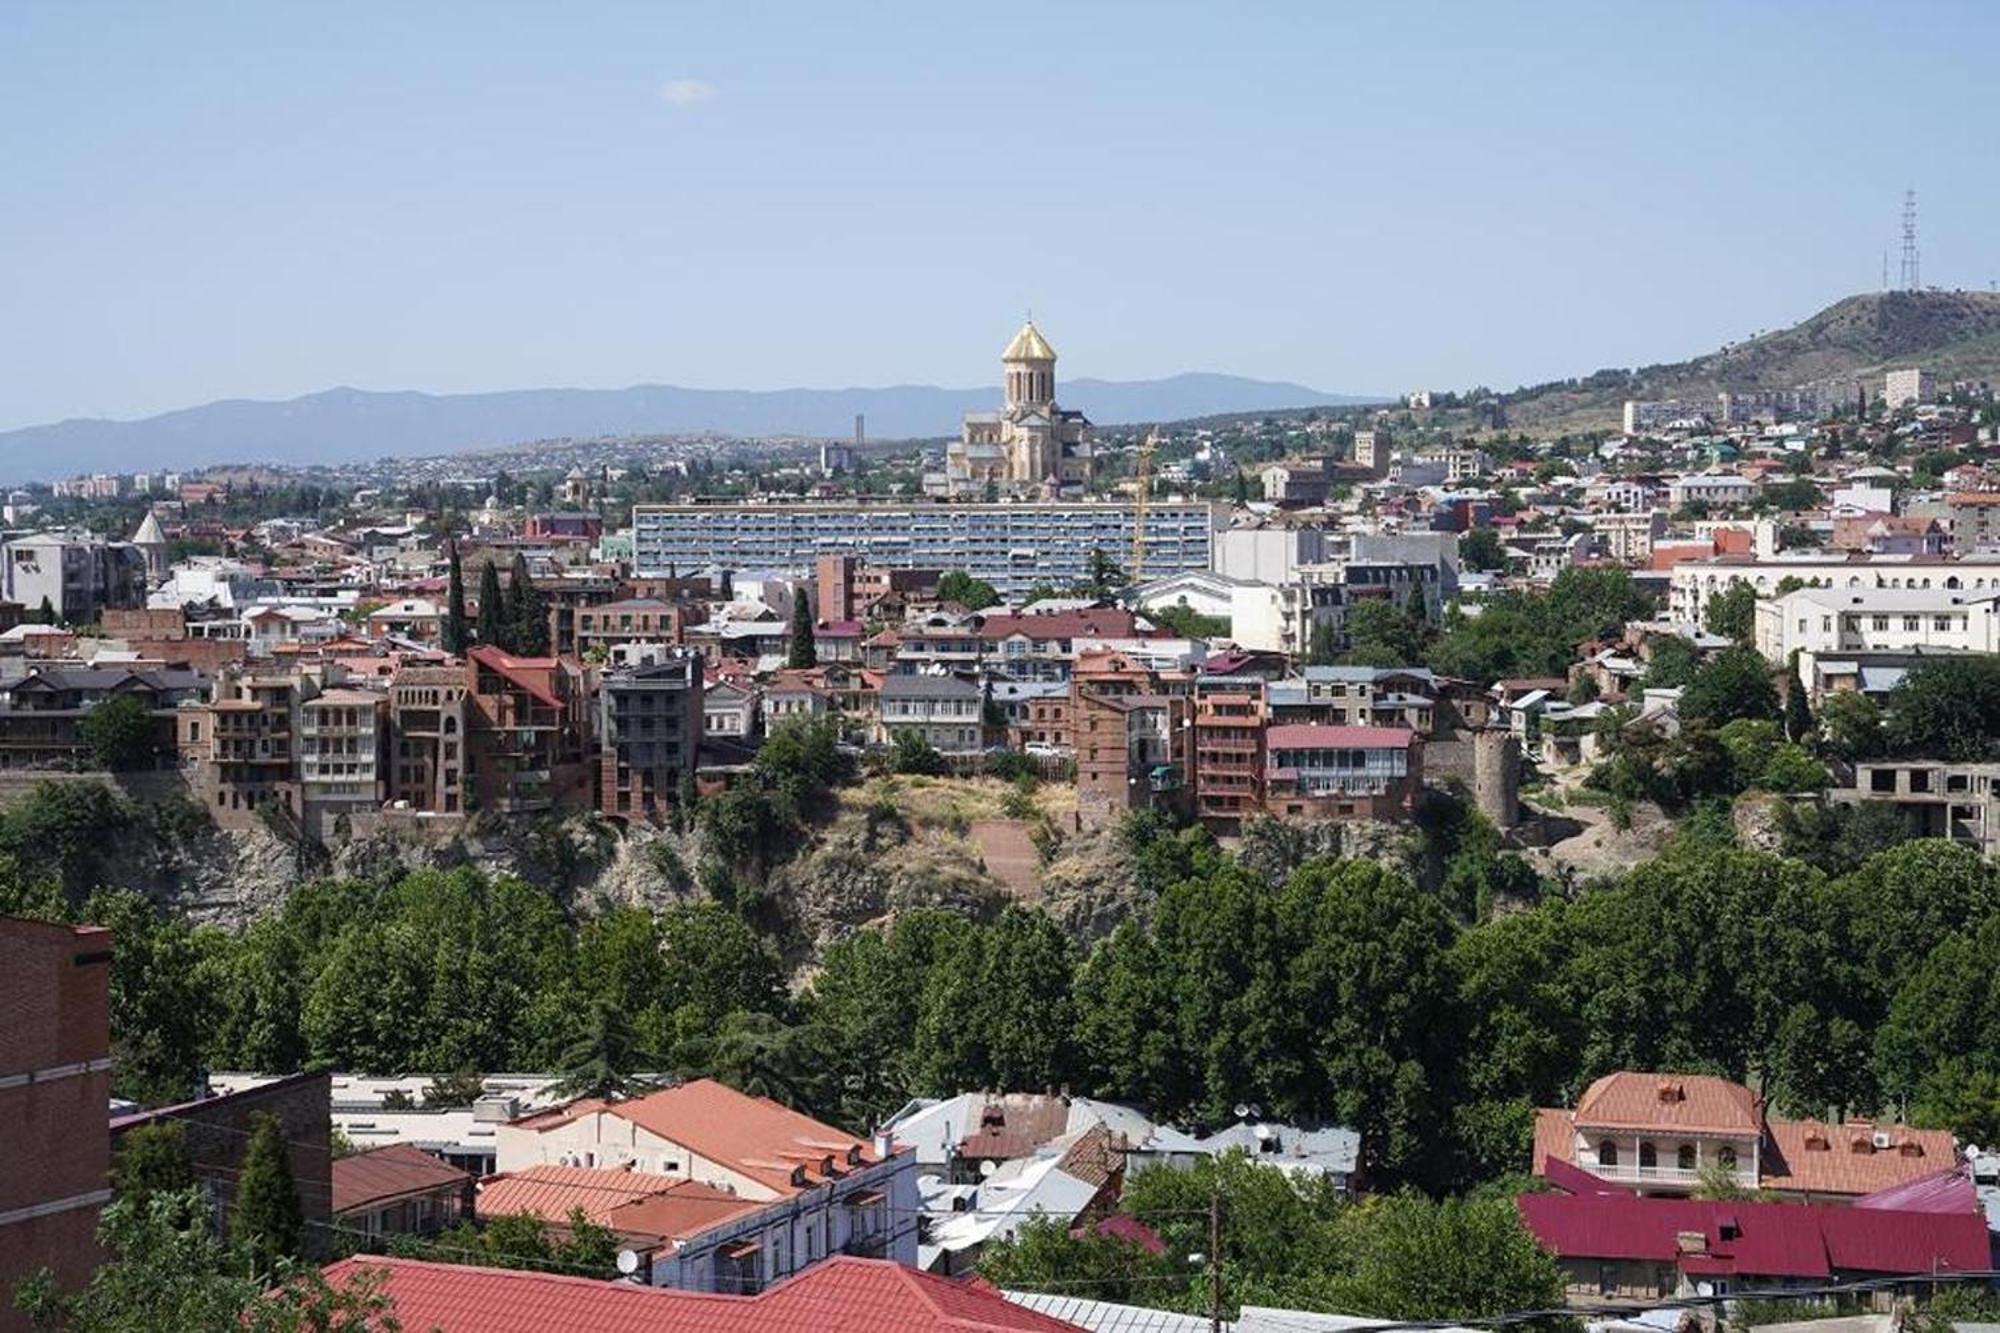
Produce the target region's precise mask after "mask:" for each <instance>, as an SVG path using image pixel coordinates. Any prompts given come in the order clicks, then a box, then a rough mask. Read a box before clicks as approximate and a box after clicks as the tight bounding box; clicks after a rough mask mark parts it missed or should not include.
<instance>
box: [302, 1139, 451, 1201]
mask: <svg viewBox="0 0 2000 1333" xmlns="http://www.w3.org/2000/svg"><path fill="white" fill-rule="evenodd" d="M470 1179H471V1177H470V1176H468V1175H467V1174H466V1173H465V1172H463V1171H461V1170H460V1169H459V1168H457V1167H455V1166H453V1165H452V1164H451V1163H449V1162H441V1161H439V1160H438V1159H437V1158H435V1157H433V1156H431V1155H430V1154H429V1153H427V1152H425V1151H424V1150H423V1149H421V1148H416V1147H412V1146H411V1145H409V1144H407V1143H392V1144H390V1145H389V1146H387V1147H385V1148H376V1149H373V1150H371V1151H369V1152H361V1153H354V1154H353V1155H351V1156H348V1157H336V1158H334V1159H333V1211H334V1212H336V1213H345V1212H348V1211H350V1210H351V1209H355V1208H362V1207H366V1206H367V1205H369V1204H375V1203H385V1202H387V1201H388V1200H391V1199H400V1198H403V1197H404V1196H406V1195H411V1194H429V1193H432V1192H434V1191H441V1190H445V1189H463V1188H464V1187H465V1184H466V1182H467V1181H468V1180H470Z"/></svg>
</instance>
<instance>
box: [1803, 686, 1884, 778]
mask: <svg viewBox="0 0 2000 1333" xmlns="http://www.w3.org/2000/svg"><path fill="white" fill-rule="evenodd" d="M1819 721H1820V727H1821V729H1822V730H1823V731H1824V732H1825V734H1826V748H1827V751H1828V752H1829V753H1831V754H1832V755H1833V756H1834V757H1835V758H1838V759H1845V760H1848V761H1850V762H1851V761H1853V760H1856V759H1873V758H1875V757H1876V756H1878V755H1880V754H1881V753H1882V751H1883V748H1884V746H1885V745H1886V744H1887V736H1886V733H1885V731H1884V729H1883V717H1882V706H1881V705H1880V704H1878V703H1876V702H1875V700H1874V699H1873V698H1872V697H1870V696H1869V695H1866V694H1863V693H1862V692H1861V691H1859V690H1841V691H1838V692H1837V693H1833V694H1829V695H1827V696H1826V698H1825V699H1823V700H1822V701H1821V702H1820V715H1819Z"/></svg>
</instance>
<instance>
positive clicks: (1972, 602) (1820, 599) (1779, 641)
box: [1756, 588, 2000, 680]
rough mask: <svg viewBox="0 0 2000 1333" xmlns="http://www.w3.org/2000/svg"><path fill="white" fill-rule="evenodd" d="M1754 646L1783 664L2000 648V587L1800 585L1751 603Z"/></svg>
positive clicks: (1807, 676) (1807, 666) (1808, 665)
mask: <svg viewBox="0 0 2000 1333" xmlns="http://www.w3.org/2000/svg"><path fill="white" fill-rule="evenodd" d="M1756 643H1757V650H1758V651H1759V652H1761V653H1763V654H1764V657H1765V659H1766V660H1767V661H1769V662H1771V663H1773V664H1774V665H1783V664H1784V663H1786V662H1788V661H1790V660H1791V655H1792V654H1793V653H1794V652H1797V653H1799V654H1801V655H1802V658H1804V659H1806V660H1804V661H1802V662H1801V669H1802V671H1804V672H1805V673H1806V674H1805V679H1807V680H1810V679H1811V678H1812V677H1811V674H1810V668H1811V665H1812V661H1813V660H1816V659H1818V658H1821V657H1825V656H1828V655H1839V654H1847V653H1920V652H1921V653H1991V652H2000V590H1995V591H1989V592H1983V593H1981V592H1963V591H1959V592H1954V591H1952V590H1950V589H1948V588H1859V589H1849V588H1800V589H1797V590H1796V591H1793V592H1789V593H1786V594H1785V595H1784V596H1783V597H1776V598H1768V599H1765V600H1761V601H1759V602H1758V603H1757V618H1756Z"/></svg>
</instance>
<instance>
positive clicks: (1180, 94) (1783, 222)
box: [0, 0, 2000, 429]
mask: <svg viewBox="0 0 2000 1333" xmlns="http://www.w3.org/2000/svg"><path fill="white" fill-rule="evenodd" d="M1997 43H2000V5H1995V4H1992V3H1990V2H1986V0H1977V2H1971V3H1963V4H1956V3H1918V4H1908V5H1905V4H1894V3H1887V2H1886V0H1885V2H1884V3H1881V4H1876V5H1859V4H1844V3H1839V2H1838V0H1824V2H1822V3H1810V4H1808V3H1784V2H1783V0H1760V2H1759V3H1756V4H1750V5H1744V4H1714V5H1709V4H1701V3H1694V2H1693V0H1689V2H1687V3H1680V2H1678V0H1677V2H1676V3H1671V4H1666V3H1659V4H1652V5H1640V4H1637V3H1616V4H1603V3H1590V4H1577V5H1565V4H1556V3H1548V4H1528V3H1519V2H1508V3H1498V4H1495V3H1490V0H1479V2H1478V3H1466V4H1442V3H1437V4H1432V3H1395V4H1370V3H1361V2H1359V0H1354V2H1351V3H1334V2H1333V0H1322V2H1320V3H1300V4H1284V3H1268V4H1259V3H1252V2H1248V0H1233V2H1232V3H1206V4H1179V3H1174V0H1149V2H1147V3H1132V4H1123V3H1108V2H1106V3H1094V2H1092V0H1069V2H1068V3H1056V4H1048V5H1042V4H1036V3H1028V2H1025V0H1023V2H1020V3H1010V4H1004V5H1002V4H990V3H988V4H961V3H942V4H941V3H937V2H936V0H929V2H928V3H912V4H897V3H886V2H885V3H862V4H830V3H817V4H791V3H784V2H783V0H755V2H754V3H736V4H720V3H717V4H708V5H699V6H696V5H681V4H676V3H670V2H668V0H653V2H650V3H635V4H629V5H628V4H597V3H589V2H588V0H575V2H573V3H567V4H562V5H550V4H532V5H511V4H508V3H505V2H504V0H480V3H452V2H451V0H426V3H422V4H407V3H394V4H387V3H385V4H371V3H365V2H357V3H341V4H328V3H324V0H318V2H316V3H309V4H308V3H298V4H293V3H284V2H283V0H265V2H263V3H242V4H230V3H221V2H219V0H218V2H215V3H204V4H177V5H161V4H156V3H143V4H130V5H126V4H118V3H111V2H110V0H52V2H50V3H42V2H41V0H5V3H4V4H0V429H6V428H11V427H15V426H22V425H29V424H35V423H40V422H43V421H50V420H56V419H60V418H66V417H73V416H112V417H133V416H142V415H146V414H150V413H153V412H159V411H163V410H167V409H171V408H175V407H182V406H189V405H193V404H197V403H202V402H206V401H209V400H212V399H216V398H224V397H250V398H285V397H291V396H295V395H299V394H304V393H310V392H313V391H316V390H320V389H324V388H328V387H332V386H335V385H343V384H344V385H353V386H357V387H361V388H368V389H422V390H428V391H434V392H461V391H474V390H488V389H509V388H534V387H545V386H553V385H568V386H586V387H619V386H623V385H627V384H634V383H671V384H681V385H688V386H696V387H708V388H780V387H792V386H811V387H843V386H853V385H886V384H905V383H935V384H945V385H951V386H967V385H977V384H983V383H987V382H990V381H996V380H997V376H998V365H997V360H998V356H999V352H1000V349H1001V348H1002V347H1003V346H1004V345H1005V343H1006V342H1007V340H1008V338H1009V337H1010V336H1011V334H1012V333H1013V331H1014V329H1015V327H1016V326H1017V325H1018V324H1019V322H1020V320H1021V318H1022V316H1023V314H1024V312H1026V311H1027V310H1029V309H1032V310H1033V312H1034V315H1035V318H1036V321H1037V323H1038V324H1039V325H1040V326H1041V327H1042V328H1043V329H1044V331H1045V332H1046V333H1047V334H1048V336H1049V338H1050V340H1051V341H1052V342H1053V343H1054V344H1055V346H1056V348H1057V350H1058V351H1059V352H1060V353H1061V354H1062V363H1061V373H1062V374H1063V375H1065V376H1077V375H1089V376H1096V377H1100V378H1108V379H1141V378H1150V377H1154V376H1161V375H1167V374H1172V373H1175V372H1179V371H1187V370H1203V371H1223V372H1230V373H1235V374H1243V375H1251V376H1256V377H1260V378H1268V379H1287V380H1294V381H1297V382H1300V383H1304V384H1308V385H1311V386H1313V387H1315V388H1319V389H1323V390H1327V391H1332V392H1352V393H1397V392H1402V391H1406V390H1409V389H1413V388H1419V387H1431V388H1440V389H1443V388H1465V387H1470V386H1472V385H1475V384H1485V385H1490V386H1493V387H1496V388H1509V387H1513V386H1515V385H1518V384H1522V383H1533V382H1537V381H1540V380H1545V379H1551V378H1559V377H1563V376H1568V375H1580V374H1587V373H1589V372H1590V371H1592V370H1595V369H1599V368H1601V367H1605V366H1619V365H1632V364H1643V363H1648V362H1655V361H1664V360H1678V359H1681V358H1683V357H1686V356H1691V355H1696V354H1699V353H1701V352H1704V351H1708V350H1712V349H1713V348H1715V347H1718V346H1720V345H1721V344H1723V343H1724V342H1729V341H1734V340H1737V339H1740V338H1742V337H1744V336H1747V335H1749V334H1752V333H1754V332H1757V331H1760V330H1763V329H1769V328H1775V327H1781V326H1783V325H1785V324H1788V323H1791V322H1793V321H1795V320H1797V319H1799V318H1802V317H1804V316H1806V315H1808V314H1810V313H1811V312H1813V311H1814V310H1816V309H1818V308H1820V307H1822V306H1824V305H1826V304H1829V303H1831V302H1832V301H1834V300H1836V299H1838V298H1840V297H1841V296H1844V295H1848V294H1851V293H1853V292H1856V291H1866V290H1874V289H1875V288H1876V287H1878V286H1879V285H1880V278H1881V264H1882V255H1883V251H1884V249H1885V248H1887V247H1892V246H1894V245H1896V244H1897V242H1898V235H1899V226H1900V211H1901V206H1902V197H1903V191H1904V190H1905V189H1906V188H1915V189H1916V190H1917V191H1918V200H1919V208H1920V211H1921V212H1920V228H1921V240H1922V249H1923V275H1924V278H1925V281H1926V282H1927V283H1928V284H1933V285H1939V286H1962V287H1979V288H1985V287H1987V286H1988V285H1989V284H1990V283H1992V282H1993V281H1995V280H1996V279H2000V253H1996V245H1995V241H1996V237H2000V227H1996V226H1995V225H1994V222H1993V220H1994V219H1995V218H1996V217H2000V172H1995V171H1994V170H1993V166H1994V161H1995V159H1994V147H1993V142H1992V139H1991V128H1992V118H1991V117H1990V116H1987V115H1982V114H1981V113H1980V112H1979V110H1978V108H1979V107H1981V106H1983V105H1985V103H1986V100H1988V99H1987V92H1986V90H1988V89H1990V87H1991V83H1992V67H1991V53H1992V51H1993V50H1994V49H1995V48H1996V44H1997ZM1895 260H1896V256H1895V255H1894V254H1893V253H1892V254H1891V255H1890V263H1891V268H1892V276H1893V270H1894V266H1895Z"/></svg>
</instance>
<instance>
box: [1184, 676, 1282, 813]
mask: <svg viewBox="0 0 2000 1333" xmlns="http://www.w3.org/2000/svg"><path fill="white" fill-rule="evenodd" d="M1264 724H1265V702H1264V681H1263V680H1262V679H1261V678H1259V677H1256V676H1202V677H1199V678H1197V679H1196V681H1195V683H1194V749H1195V758H1194V773H1195V816H1196V818H1198V819H1200V820H1201V821H1202V822H1203V823H1204V824H1206V825H1208V826H1209V828H1210V830H1211V831H1213V832H1216V833H1224V834H1227V833H1235V832H1238V831H1239V830H1240V829H1241V828H1242V827H1243V821H1244V820H1245V819H1247V818H1249V817H1250V816H1252V815H1254V814H1258V813H1260V812H1261V811H1262V810H1263V808H1264Z"/></svg>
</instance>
